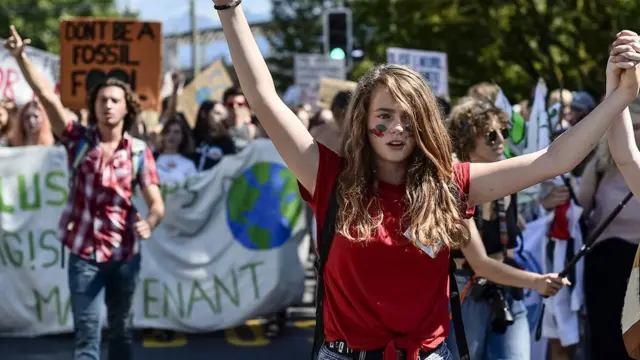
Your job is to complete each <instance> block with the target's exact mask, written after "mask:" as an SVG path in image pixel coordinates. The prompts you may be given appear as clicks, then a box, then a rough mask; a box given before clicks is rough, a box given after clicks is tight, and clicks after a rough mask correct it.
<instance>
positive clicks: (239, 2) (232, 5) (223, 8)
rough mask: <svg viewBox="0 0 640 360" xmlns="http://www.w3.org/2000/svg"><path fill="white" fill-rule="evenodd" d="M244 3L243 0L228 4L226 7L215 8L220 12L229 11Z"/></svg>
mask: <svg viewBox="0 0 640 360" xmlns="http://www.w3.org/2000/svg"><path fill="white" fill-rule="evenodd" d="M241 3H242V0H233V1H232V2H230V3H228V4H224V5H215V4H214V5H213V8H214V9H216V10H218V11H220V10H227V9H231V8H234V7H237V6H238V5H240V4H241Z"/></svg>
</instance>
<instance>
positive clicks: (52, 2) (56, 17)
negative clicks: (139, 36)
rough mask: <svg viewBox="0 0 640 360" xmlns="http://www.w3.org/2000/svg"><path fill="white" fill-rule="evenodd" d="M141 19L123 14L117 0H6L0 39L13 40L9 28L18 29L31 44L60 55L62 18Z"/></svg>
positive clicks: (2, 3)
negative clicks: (10, 38) (12, 26)
mask: <svg viewBox="0 0 640 360" xmlns="http://www.w3.org/2000/svg"><path fill="white" fill-rule="evenodd" d="M72 16H83V17H85V16H86V17H93V16H96V17H120V16H122V17H137V13H135V12H131V11H129V10H127V11H125V13H124V14H120V13H119V12H118V10H117V9H116V6H115V0H88V1H87V0H2V1H0V24H5V25H4V26H0V37H2V38H7V37H9V25H10V24H13V25H15V26H16V28H17V29H18V31H19V32H20V35H22V36H23V37H24V38H30V39H31V41H32V42H31V45H32V46H33V47H35V48H39V49H42V50H46V51H51V52H54V53H57V52H58V50H59V48H60V44H59V33H60V18H64V17H72Z"/></svg>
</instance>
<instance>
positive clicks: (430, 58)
mask: <svg viewBox="0 0 640 360" xmlns="http://www.w3.org/2000/svg"><path fill="white" fill-rule="evenodd" d="M387 62H388V63H389V64H396V65H407V66H410V67H412V68H414V69H415V70H416V71H418V72H419V73H420V74H422V76H423V77H424V78H425V79H426V80H427V81H428V82H429V84H430V85H431V89H432V90H433V93H434V94H435V96H440V97H443V98H446V99H448V98H449V67H448V65H447V54H446V53H443V52H437V51H423V50H414V49H399V48H388V49H387Z"/></svg>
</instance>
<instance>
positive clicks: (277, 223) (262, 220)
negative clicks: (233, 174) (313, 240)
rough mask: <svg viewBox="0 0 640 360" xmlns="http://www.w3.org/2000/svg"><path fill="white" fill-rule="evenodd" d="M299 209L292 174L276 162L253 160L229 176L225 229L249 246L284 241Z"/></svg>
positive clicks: (275, 245) (270, 246)
mask: <svg viewBox="0 0 640 360" xmlns="http://www.w3.org/2000/svg"><path fill="white" fill-rule="evenodd" d="M301 211H302V199H301V198H300V194H299V193H298V185H297V182H296V178H295V177H294V176H293V174H292V173H291V171H289V169H287V168H286V167H285V166H283V165H281V164H278V163H272V162H259V163H255V164H254V165H253V166H251V167H250V168H248V169H247V170H245V171H244V172H243V173H242V174H241V175H240V176H239V177H237V178H235V179H234V180H233V183H232V185H231V188H230V190H229V195H228V198H227V224H228V225H229V229H230V230H231V233H232V234H233V236H234V238H235V239H236V240H237V241H238V242H239V243H240V244H242V246H244V247H246V248H247V249H251V250H258V251H264V250H270V249H274V248H278V247H280V246H282V245H283V244H284V243H286V242H287V240H289V239H290V238H291V234H292V230H293V227H294V226H295V225H296V223H297V222H298V219H299V217H300V213H301Z"/></svg>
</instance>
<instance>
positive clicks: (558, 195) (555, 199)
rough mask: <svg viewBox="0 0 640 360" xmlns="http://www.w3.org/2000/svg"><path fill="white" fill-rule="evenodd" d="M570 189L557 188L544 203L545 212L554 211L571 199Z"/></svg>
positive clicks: (542, 203)
mask: <svg viewBox="0 0 640 360" xmlns="http://www.w3.org/2000/svg"><path fill="white" fill-rule="evenodd" d="M569 196H570V195H569V189H568V188H567V187H566V186H564V185H563V186H556V187H554V188H553V190H552V191H551V192H550V193H549V195H547V196H546V197H545V198H544V199H543V200H542V201H541V205H542V207H544V208H545V210H553V209H555V208H556V206H559V205H562V204H564V203H565V202H566V201H567V200H568V199H569Z"/></svg>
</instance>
